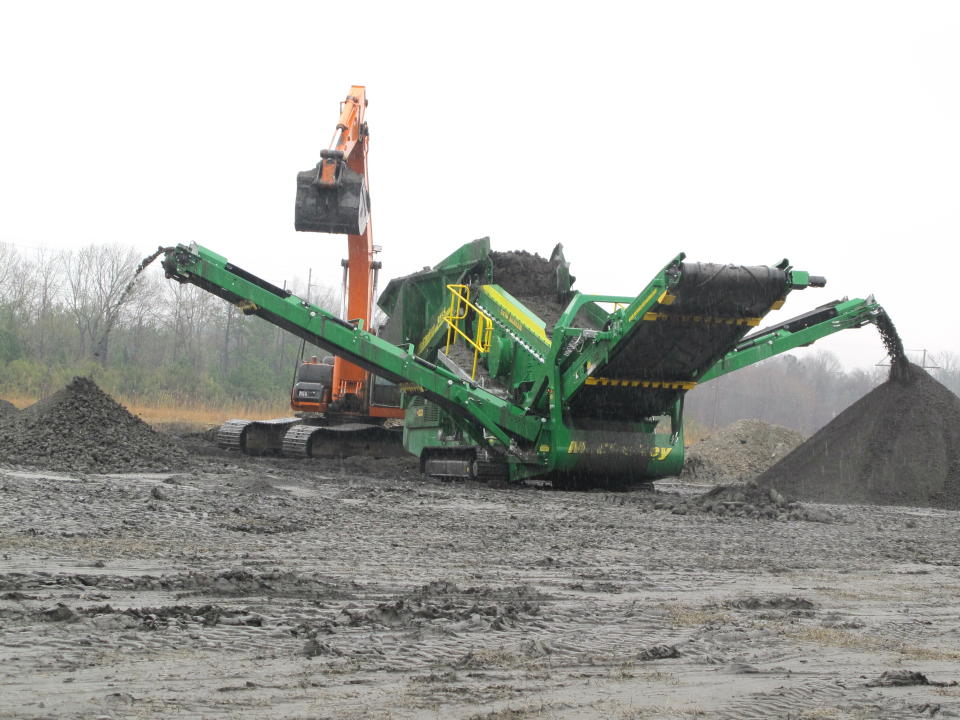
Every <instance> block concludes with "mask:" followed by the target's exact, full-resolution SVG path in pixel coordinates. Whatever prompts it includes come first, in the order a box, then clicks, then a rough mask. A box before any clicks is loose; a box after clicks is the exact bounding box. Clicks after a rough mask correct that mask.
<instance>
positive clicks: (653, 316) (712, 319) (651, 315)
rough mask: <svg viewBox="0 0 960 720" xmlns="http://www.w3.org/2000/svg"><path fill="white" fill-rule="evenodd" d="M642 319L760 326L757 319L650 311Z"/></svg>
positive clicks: (648, 320)
mask: <svg viewBox="0 0 960 720" xmlns="http://www.w3.org/2000/svg"><path fill="white" fill-rule="evenodd" d="M643 319H644V320H646V321H647V322H657V321H660V320H675V321H677V322H687V323H700V324H703V325H749V326H750V327H756V326H757V325H759V324H760V320H761V318H758V317H727V316H722V315H672V314H670V313H658V312H655V311H651V312H648V313H644V315H643Z"/></svg>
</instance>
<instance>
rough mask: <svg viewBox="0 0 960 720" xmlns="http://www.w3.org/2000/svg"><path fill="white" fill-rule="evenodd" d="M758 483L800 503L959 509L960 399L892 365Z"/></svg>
mask: <svg viewBox="0 0 960 720" xmlns="http://www.w3.org/2000/svg"><path fill="white" fill-rule="evenodd" d="M895 367H896V364H895ZM757 482H759V483H762V484H763V485H765V486H769V487H774V488H777V489H778V490H780V491H781V492H783V493H785V494H788V495H790V496H793V497H797V498H799V499H802V500H815V501H819V502H832V503H864V504H878V505H912V506H918V507H938V508H947V509H960V398H958V397H957V396H956V395H954V394H953V393H952V392H950V390H949V389H947V388H946V387H944V386H943V385H941V384H940V383H939V382H937V381H936V380H934V379H933V378H932V377H930V375H929V374H927V372H926V371H925V370H923V369H922V368H920V367H917V366H916V365H909V364H904V365H902V366H900V367H896V372H894V371H891V377H890V379H889V380H887V382H885V383H884V384H883V385H880V386H879V387H877V388H875V389H874V390H873V391H871V392H870V393H868V394H867V395H865V396H864V397H862V398H861V399H860V400H858V401H857V402H855V403H854V404H853V405H851V406H850V407H848V408H847V409H846V410H844V411H843V412H842V413H840V414H839V415H838V416H837V417H836V418H834V419H833V420H832V421H831V422H830V423H828V424H827V425H825V426H824V427H823V428H821V429H820V430H819V431H818V432H817V433H816V434H815V435H814V436H813V437H811V438H810V439H809V440H808V441H807V442H805V443H803V444H802V445H800V446H799V447H797V448H796V449H795V450H794V451H793V452H792V453H790V454H789V455H787V456H786V457H785V458H784V459H783V460H781V461H780V462H779V463H777V464H776V465H775V466H774V467H772V468H770V469H769V470H768V471H767V472H765V473H764V474H763V475H762V476H760V477H759V478H758V479H757Z"/></svg>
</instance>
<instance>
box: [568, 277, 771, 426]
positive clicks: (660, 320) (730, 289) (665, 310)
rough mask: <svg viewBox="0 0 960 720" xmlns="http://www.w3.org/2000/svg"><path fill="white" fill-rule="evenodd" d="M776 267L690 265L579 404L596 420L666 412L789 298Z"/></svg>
mask: <svg viewBox="0 0 960 720" xmlns="http://www.w3.org/2000/svg"><path fill="white" fill-rule="evenodd" d="M788 289H789V288H788V279H787V274H786V272H785V271H783V270H780V269H778V268H774V267H769V266H765V265H762V266H750V267H748V266H743V265H720V264H715V263H688V262H684V263H681V265H680V273H679V277H678V278H677V280H676V281H675V283H674V284H673V285H672V286H671V287H670V289H669V291H668V295H667V296H666V297H665V298H664V299H663V300H662V301H661V304H659V305H657V306H655V307H654V308H653V309H652V310H651V311H650V312H647V313H646V314H645V315H644V318H643V322H639V323H637V324H636V325H635V326H634V328H633V330H632V332H630V333H628V334H627V335H626V336H624V337H623V338H622V339H621V340H620V341H619V342H618V343H617V344H616V345H615V346H614V347H613V348H611V351H610V354H609V360H608V361H607V362H606V363H604V364H602V365H599V366H597V367H595V368H594V369H593V371H592V373H591V378H590V380H589V381H588V382H587V384H585V385H583V386H582V387H581V388H580V389H579V390H578V391H577V392H576V393H575V394H574V395H573V397H572V398H571V414H572V415H573V416H574V417H582V418H586V419H588V422H589V420H637V419H640V418H643V417H651V416H654V415H658V414H661V413H664V412H666V411H667V410H668V409H669V408H670V407H671V406H672V404H673V403H674V401H675V400H676V398H677V395H678V393H682V392H684V391H685V390H687V389H689V388H690V387H692V386H693V384H695V383H696V381H697V379H698V378H699V377H700V375H702V374H703V373H704V372H705V371H706V370H708V369H709V368H710V367H712V366H713V364H714V363H716V362H717V361H718V360H719V359H720V358H721V357H722V356H723V355H725V354H726V353H727V352H729V351H730V350H732V349H733V348H734V347H735V346H736V344H737V343H738V342H739V340H740V339H741V338H742V337H743V336H744V335H745V334H746V333H747V332H748V331H749V330H750V329H751V328H752V327H754V326H756V325H757V324H758V323H759V321H760V318H761V317H763V316H764V315H765V314H766V313H767V312H768V311H769V310H770V309H771V307H773V306H774V304H775V303H777V302H778V301H779V300H782V299H783V297H784V296H785V294H786V293H787V291H788Z"/></svg>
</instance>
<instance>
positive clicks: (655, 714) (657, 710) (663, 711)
mask: <svg viewBox="0 0 960 720" xmlns="http://www.w3.org/2000/svg"><path fill="white" fill-rule="evenodd" d="M706 715H707V713H706V711H705V710H704V709H703V708H702V707H701V706H700V705H698V704H697V703H693V702H691V703H686V704H684V705H649V706H646V707H638V708H629V709H626V710H621V711H619V712H618V713H617V714H616V715H615V716H614V717H616V718H618V720H647V718H678V719H679V718H696V717H706Z"/></svg>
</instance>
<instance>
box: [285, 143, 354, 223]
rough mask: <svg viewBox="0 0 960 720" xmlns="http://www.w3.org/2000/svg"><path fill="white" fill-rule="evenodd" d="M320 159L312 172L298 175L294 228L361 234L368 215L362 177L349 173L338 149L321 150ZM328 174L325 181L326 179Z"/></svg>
mask: <svg viewBox="0 0 960 720" xmlns="http://www.w3.org/2000/svg"><path fill="white" fill-rule="evenodd" d="M320 157H321V160H320V162H319V163H318V164H317V166H316V167H315V168H314V169H313V170H306V171H304V172H301V173H297V205H296V210H295V212H294V227H296V229H297V230H299V231H302V232H323V233H338V234H343V235H361V234H362V233H363V231H364V230H366V228H367V221H368V219H369V216H370V196H369V192H368V190H367V183H366V181H365V179H364V175H363V174H362V173H358V172H356V171H354V170H351V169H350V167H349V166H348V165H347V163H346V161H345V160H344V158H343V153H342V152H341V151H339V150H323V151H321V153H320ZM331 170H332V173H331ZM325 171H326V172H325ZM331 175H332V178H333V179H332V181H329V182H328V181H327V180H326V179H325V178H329V177H331Z"/></svg>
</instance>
